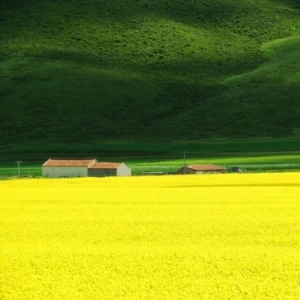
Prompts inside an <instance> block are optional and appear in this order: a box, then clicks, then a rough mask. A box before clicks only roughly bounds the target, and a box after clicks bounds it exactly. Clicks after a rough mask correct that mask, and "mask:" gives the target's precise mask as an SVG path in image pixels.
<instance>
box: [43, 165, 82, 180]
mask: <svg viewBox="0 0 300 300" xmlns="http://www.w3.org/2000/svg"><path fill="white" fill-rule="evenodd" d="M42 172H43V177H54V178H58V177H82V176H87V167H43V168H42Z"/></svg>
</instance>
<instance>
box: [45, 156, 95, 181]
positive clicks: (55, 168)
mask: <svg viewBox="0 0 300 300" xmlns="http://www.w3.org/2000/svg"><path fill="white" fill-rule="evenodd" d="M96 161H97V160H96V159H51V158H50V159H48V160H47V161H46V162H45V163H44V164H43V166H42V173H43V177H55V178H57V177H82V176H88V167H89V166H91V165H93V164H94V163H95V162H96Z"/></svg>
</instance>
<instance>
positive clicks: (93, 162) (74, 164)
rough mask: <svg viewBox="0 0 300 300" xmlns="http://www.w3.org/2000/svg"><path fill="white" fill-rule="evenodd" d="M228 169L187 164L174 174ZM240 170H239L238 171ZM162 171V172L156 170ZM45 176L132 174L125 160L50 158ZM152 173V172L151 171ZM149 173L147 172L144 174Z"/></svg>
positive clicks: (45, 166)
mask: <svg viewBox="0 0 300 300" xmlns="http://www.w3.org/2000/svg"><path fill="white" fill-rule="evenodd" d="M227 172H228V169H227V168H225V167H222V166H218V165H212V164H200V165H187V166H184V167H182V168H180V169H179V170H178V171H177V172H175V173H172V174H210V173H227ZM237 172H239V171H237ZM155 173H161V172H155ZM42 174H43V177H52V178H59V177H107V176H131V175H132V171H131V168H130V167H129V166H128V165H126V164H125V163H124V162H122V163H117V162H99V161H98V160H97V159H95V158H94V159H51V158H50V159H48V160H47V161H46V162H45V163H44V164H43V166H42ZM151 174H152V173H151ZM166 174H167V173H166ZM144 175H147V174H144Z"/></svg>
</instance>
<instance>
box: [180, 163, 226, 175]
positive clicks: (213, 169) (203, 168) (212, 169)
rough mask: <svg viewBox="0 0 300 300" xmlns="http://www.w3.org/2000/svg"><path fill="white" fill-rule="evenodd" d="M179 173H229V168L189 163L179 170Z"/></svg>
mask: <svg viewBox="0 0 300 300" xmlns="http://www.w3.org/2000/svg"><path fill="white" fill-rule="evenodd" d="M177 173H178V174H210V173H227V168H224V167H222V166H218V165H211V164H210V165H204V164H203V165H189V166H184V167H182V168H181V169H179V170H178V172H177Z"/></svg>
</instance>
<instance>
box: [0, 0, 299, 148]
mask: <svg viewBox="0 0 300 300" xmlns="http://www.w3.org/2000/svg"><path fill="white" fill-rule="evenodd" d="M299 15H300V6H299V5H298V4H297V1H292V0H289V1H288V0H286V1H284V0H281V1H280V0H278V1H271V0H261V1H251V0H240V1H229V0H216V1H208V0H195V1H183V0H177V1H174V0H164V1H158V0H155V1H151V2H150V3H149V1H145V0H138V1H134V2H128V1H121V0H115V1H112V0H111V1H106V0H93V1H92V0H86V1H84V2H83V1H78V0H73V1H71V0H70V1H61V0H52V1H49V0H48V1H47V0H45V1H42V2H41V1H34V0H31V1H29V0H27V1H26V0H22V1H20V0H6V1H1V4H0V26H1V31H0V39H1V43H0V69H1V73H0V79H1V81H0V101H1V110H0V129H1V130H0V138H1V141H2V142H3V143H20V144H22V143H23V144H30V143H31V142H39V143H49V142H51V143H55V142H61V143H68V142H77V143H82V142H89V141H93V142H95V141H101V140H104V139H125V138H127V139H128V138H130V139H133V140H145V139H152V140H171V139H174V138H176V139H188V138H193V139H195V138H202V137H208V136H213V137H220V136H225V137H242V138H244V137H253V136H276V135H280V136H287V135H291V134H292V133H293V132H294V131H295V129H297V128H299V127H300V126H299V125H300V124H299V121H298V119H299V117H298V116H299V112H300V111H299V109H300V106H299V105H300V104H299V103H298V101H297V96H298V95H299V92H300V90H299V89H300V87H299V84H298V83H297V78H298V77H299V70H300V68H299V64H298V57H299V54H298V49H297V45H298V44H299V39H298V38H297V36H299V32H300V18H299ZM289 37H293V38H289ZM279 59H280V60H279ZM270 116H272V117H270Z"/></svg>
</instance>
